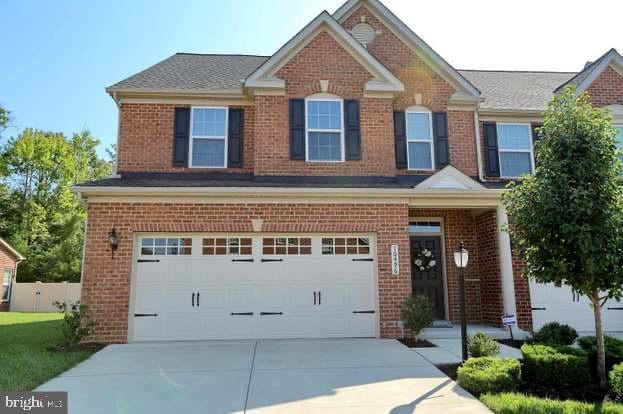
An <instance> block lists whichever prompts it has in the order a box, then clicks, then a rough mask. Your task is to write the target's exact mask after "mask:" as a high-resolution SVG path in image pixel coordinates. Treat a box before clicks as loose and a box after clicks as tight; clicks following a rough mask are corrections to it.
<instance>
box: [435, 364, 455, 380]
mask: <svg viewBox="0 0 623 414" xmlns="http://www.w3.org/2000/svg"><path fill="white" fill-rule="evenodd" d="M435 366H436V367H437V368H438V369H439V370H440V371H441V372H443V373H444V374H446V375H447V376H449V377H450V378H451V379H452V380H453V381H456V371H457V369H459V367H460V366H461V364H439V365H435Z"/></svg>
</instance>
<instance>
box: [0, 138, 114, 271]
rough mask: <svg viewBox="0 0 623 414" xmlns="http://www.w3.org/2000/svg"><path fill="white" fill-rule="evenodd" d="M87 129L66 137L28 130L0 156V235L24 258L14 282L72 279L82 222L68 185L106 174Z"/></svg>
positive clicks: (108, 167) (81, 210) (77, 262)
mask: <svg viewBox="0 0 623 414" xmlns="http://www.w3.org/2000/svg"><path fill="white" fill-rule="evenodd" d="M98 144H99V141H98V140H97V139H95V138H94V137H93V136H91V134H90V133H89V132H88V131H83V132H81V133H79V134H74V135H73V137H72V138H71V139H67V138H66V137H65V136H64V135H63V134H60V133H52V132H44V131H39V130H33V129H26V130H24V131H23V132H22V133H21V134H20V135H19V136H17V137H16V138H12V139H10V140H9V141H8V143H7V144H6V145H5V146H4V147H3V148H2V151H1V152H0V179H1V180H2V181H1V183H2V184H1V185H0V235H2V236H3V237H4V238H6V239H7V240H9V242H10V243H12V244H13V245H14V247H15V248H16V249H17V250H18V251H20V253H22V254H23V255H24V256H26V258H27V260H26V261H25V262H24V263H22V264H21V265H20V271H19V272H18V278H19V280H20V281H33V280H42V281H61V280H69V281H78V280H79V279H80V261H81V257H82V254H81V252H82V241H83V228H84V219H85V216H86V213H85V210H84V207H83V206H82V204H81V202H80V200H79V199H78V197H77V196H76V194H73V193H72V192H71V187H72V186H73V185H74V184H77V183H80V182H84V181H88V180H93V179H97V178H102V177H105V176H107V175H110V172H111V163H110V162H107V161H104V160H101V159H99V158H98V157H97V153H96V147H97V145H98Z"/></svg>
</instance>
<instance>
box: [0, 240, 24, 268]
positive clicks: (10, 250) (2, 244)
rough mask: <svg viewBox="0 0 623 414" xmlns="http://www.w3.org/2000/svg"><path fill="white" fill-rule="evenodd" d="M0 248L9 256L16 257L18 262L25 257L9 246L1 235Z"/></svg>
mask: <svg viewBox="0 0 623 414" xmlns="http://www.w3.org/2000/svg"><path fill="white" fill-rule="evenodd" d="M0 248H2V249H3V250H4V251H6V252H8V253H9V254H10V255H11V256H13V257H14V258H15V259H17V261H18V262H21V261H22V260H25V259H26V258H25V257H24V256H22V255H21V254H19V252H18V251H17V250H15V249H14V248H13V247H11V245H10V244H9V243H8V242H7V241H6V240H4V239H3V238H2V237H0Z"/></svg>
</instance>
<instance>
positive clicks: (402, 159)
mask: <svg viewBox="0 0 623 414" xmlns="http://www.w3.org/2000/svg"><path fill="white" fill-rule="evenodd" d="M394 145H395V151H396V168H407V124H406V120H405V113H404V112H394Z"/></svg>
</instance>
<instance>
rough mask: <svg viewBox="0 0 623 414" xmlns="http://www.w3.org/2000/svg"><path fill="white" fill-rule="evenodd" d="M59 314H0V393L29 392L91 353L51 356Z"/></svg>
mask: <svg viewBox="0 0 623 414" xmlns="http://www.w3.org/2000/svg"><path fill="white" fill-rule="evenodd" d="M61 324H62V315H61V314H59V313H15V312H0V391H29V390H32V389H34V388H36V387H37V386H38V385H40V384H42V383H44V382H46V381H47V380H49V379H50V378H53V377H55V376H57V375H58V374H60V373H62V372H64V371H66V370H67V369H69V368H71V367H73V366H74V365H76V364H77V363H79V362H81V361H83V360H85V359H87V358H88V357H89V356H90V355H91V354H92V353H93V352H91V351H77V352H54V351H48V350H47V349H46V348H47V347H49V346H52V345H56V344H57V343H58V341H59V339H60V327H61Z"/></svg>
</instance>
